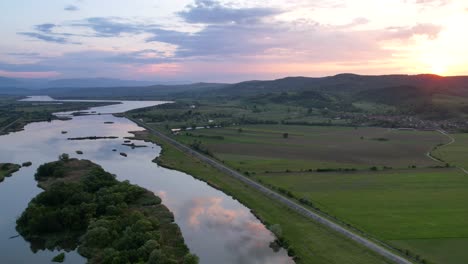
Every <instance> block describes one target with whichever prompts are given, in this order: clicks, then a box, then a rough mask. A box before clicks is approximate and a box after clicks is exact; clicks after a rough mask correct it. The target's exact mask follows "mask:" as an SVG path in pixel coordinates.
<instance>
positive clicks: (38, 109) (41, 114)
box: [0, 96, 115, 135]
mask: <svg viewBox="0 0 468 264" xmlns="http://www.w3.org/2000/svg"><path fill="white" fill-rule="evenodd" d="M23 98H25V97H23V96H0V135H6V134H9V133H13V132H19V131H22V130H24V127H25V126H26V125H28V124H31V123H35V122H51V121H53V120H68V119H70V118H68V117H58V116H55V115H54V114H53V113H57V112H68V111H82V110H85V109H89V108H90V107H99V106H107V105H112V104H115V103H112V102H30V101H18V100H20V99H23Z"/></svg>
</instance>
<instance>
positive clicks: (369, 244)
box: [125, 115, 413, 264]
mask: <svg viewBox="0 0 468 264" xmlns="http://www.w3.org/2000/svg"><path fill="white" fill-rule="evenodd" d="M125 117H126V118H128V119H129V120H131V121H133V122H135V123H136V124H138V125H139V126H141V127H143V128H145V129H146V130H148V131H149V132H151V133H152V134H154V135H156V136H158V137H160V138H162V139H163V140H165V141H166V142H168V143H169V144H171V145H172V146H174V147H175V148H177V149H179V150H181V151H182V152H184V153H186V154H188V155H191V156H194V157H196V158H198V159H199V160H201V161H203V162H205V163H207V164H209V165H211V166H212V167H214V168H216V169H218V170H219V171H221V172H224V173H225V174H228V175H230V176H231V177H234V178H236V179H238V180H240V181H241V182H243V183H245V184H247V185H249V186H250V187H252V188H254V189H256V190H258V191H260V192H262V193H263V194H265V195H267V196H268V197H270V198H273V199H275V200H276V201H278V202H280V203H282V204H283V205H285V206H287V207H289V208H290V209H292V210H294V211H296V212H298V213H299V214H301V215H303V216H305V217H307V218H309V219H311V220H313V221H315V222H317V223H319V224H322V225H323V226H326V227H328V228H330V229H332V230H334V231H336V232H338V233H340V234H342V235H343V236H345V237H347V238H349V239H351V240H353V241H355V242H357V243H358V244H361V245H362V246H364V247H366V248H368V249H370V250H372V251H374V252H375V253H377V254H379V255H381V256H383V257H384V258H386V259H387V260H390V261H392V262H394V263H397V264H411V263H413V262H411V261H409V260H408V259H406V258H404V257H402V256H400V255H398V254H396V253H394V252H392V251H390V250H389V249H387V248H385V247H384V246H382V245H380V244H378V243H375V242H373V241H371V240H369V239H368V238H365V237H363V236H361V235H358V234H356V233H354V232H352V231H350V230H349V229H347V228H345V227H343V226H341V225H339V224H338V223H336V222H334V221H332V220H330V219H328V218H325V217H324V216H321V215H319V214H318V213H315V212H313V211H311V210H309V209H307V208H305V207H304V206H302V205H299V204H298V203H296V202H294V201H292V200H291V199H288V198H286V197H285V196H283V195H281V194H279V193H277V192H275V191H272V190H271V189H269V188H267V187H265V186H263V185H261V184H260V183H258V182H256V181H254V180H252V179H249V178H247V177H245V176H244V175H242V174H240V173H239V172H237V171H234V170H232V169H231V168H228V167H227V166H225V165H223V164H221V163H219V162H218V161H216V160H214V159H212V158H209V157H207V156H205V155H203V154H201V153H199V152H197V151H195V150H193V149H191V148H189V147H187V146H185V145H183V144H182V143H180V142H178V141H176V140H174V139H172V138H171V137H169V136H167V135H165V134H164V133H162V132H160V131H158V130H156V129H154V128H152V127H150V126H148V125H146V124H145V123H144V122H143V121H140V120H136V119H134V118H131V117H129V116H128V115H125Z"/></svg>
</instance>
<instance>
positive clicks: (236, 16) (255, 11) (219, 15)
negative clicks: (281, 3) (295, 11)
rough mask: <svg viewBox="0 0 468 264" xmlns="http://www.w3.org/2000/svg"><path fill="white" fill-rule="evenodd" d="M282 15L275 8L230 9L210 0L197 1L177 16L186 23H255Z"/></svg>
mask: <svg viewBox="0 0 468 264" xmlns="http://www.w3.org/2000/svg"><path fill="white" fill-rule="evenodd" d="M280 13H282V11H281V10H278V9H275V8H231V7H226V6H223V5H221V4H219V3H218V2H215V1H211V0H197V1H195V4H194V5H189V6H187V10H185V11H181V12H179V13H178V15H179V16H180V17H181V18H183V19H184V20H185V21H186V22H188V23H203V24H219V23H256V22H258V20H260V19H262V18H265V17H269V16H273V15H277V14H280Z"/></svg>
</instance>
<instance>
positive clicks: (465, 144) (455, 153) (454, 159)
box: [432, 133, 468, 169]
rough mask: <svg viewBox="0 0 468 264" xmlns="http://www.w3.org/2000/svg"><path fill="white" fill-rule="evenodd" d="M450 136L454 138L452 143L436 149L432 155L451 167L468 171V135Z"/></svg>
mask: <svg viewBox="0 0 468 264" xmlns="http://www.w3.org/2000/svg"><path fill="white" fill-rule="evenodd" d="M452 136H453V137H454V138H455V142H454V143H452V144H450V145H447V146H444V147H440V148H437V149H436V150H435V151H433V152H432V154H433V155H434V156H435V157H437V158H440V159H442V160H444V161H445V162H448V163H450V164H452V165H456V166H459V167H462V168H465V169H468V134H466V133H459V134H453V135H452Z"/></svg>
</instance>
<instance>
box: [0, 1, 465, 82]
mask: <svg viewBox="0 0 468 264" xmlns="http://www.w3.org/2000/svg"><path fill="white" fill-rule="evenodd" d="M0 10H1V11H0V12H1V16H0V25H1V26H0V34H1V41H0V76H5V77H16V78H52V79H60V78H96V77H106V78H118V79H131V80H151V81H192V82H197V81H205V82H237V81H244V80H251V79H276V78H282V77H286V76H315V77H316V76H328V75H335V74H338V73H357V74H367V75H377V74H419V73H433V74H439V75H467V74H468V52H467V51H466V49H467V47H468V34H467V33H466V32H467V31H466V28H467V27H468V1H466V0H379V1H375V0H288V1H286V0H269V1H265V0H232V1H229V0H228V1H225V0H133V1H130V0H99V1H96V0H42V1H37V0H14V1H13V0H5V1H0Z"/></svg>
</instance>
